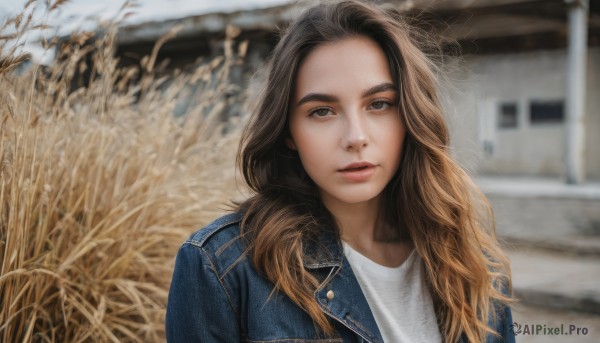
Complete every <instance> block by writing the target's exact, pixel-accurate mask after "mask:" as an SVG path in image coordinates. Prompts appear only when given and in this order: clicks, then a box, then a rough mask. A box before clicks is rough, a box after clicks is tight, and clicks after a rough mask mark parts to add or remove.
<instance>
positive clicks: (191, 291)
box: [166, 243, 240, 343]
mask: <svg viewBox="0 0 600 343" xmlns="http://www.w3.org/2000/svg"><path fill="white" fill-rule="evenodd" d="M166 334H167V342H169V343H187V342H190V343H191V342H239V341H240V328H239V316H238V315H237V314H236V313H235V311H234V310H233V307H232V304H231V303H230V299H229V296H228V294H227V293H226V292H225V290H224V288H223V286H222V284H221V282H220V280H219V277H218V275H217V272H216V270H215V268H214V265H213V261H211V260H210V258H209V256H208V255H207V254H206V252H205V251H203V250H202V247H199V246H195V245H192V244H189V243H185V244H184V245H183V246H182V247H181V248H180V249H179V252H178V254H177V258H176V261H175V270H174V272H173V279H172V281H171V288H170V290H169V297H168V301H167V316H166Z"/></svg>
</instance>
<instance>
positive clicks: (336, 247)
mask: <svg viewBox="0 0 600 343" xmlns="http://www.w3.org/2000/svg"><path fill="white" fill-rule="evenodd" d="M304 256H305V260H304V263H305V267H306V268H307V269H313V270H314V272H316V273H318V274H321V275H323V274H322V273H323V272H324V271H325V272H326V271H329V275H327V277H325V278H324V280H323V282H322V283H321V286H320V287H319V288H318V289H317V290H316V291H315V300H317V302H318V303H319V305H320V306H321V309H322V310H323V312H325V314H327V315H328V316H329V317H331V318H332V319H334V320H336V321H338V322H339V323H341V324H343V325H344V326H346V327H347V328H348V329H350V330H351V331H353V332H354V333H356V334H357V335H359V336H360V337H362V338H363V339H365V340H366V341H367V342H372V343H382V342H383V338H382V337H381V333H380V332H379V329H378V327H377V323H376V322H375V318H374V317H373V314H372V312H371V309H370V307H369V304H368V302H367V299H366V298H365V296H364V294H363V292H362V289H361V288H360V285H359V283H358V281H357V280H356V276H355V275H354V272H353V271H352V268H351V267H350V264H349V263H348V260H347V259H346V258H345V257H344V254H343V251H342V245H341V242H340V241H339V238H338V236H337V234H336V233H335V232H333V231H330V230H324V231H323V232H322V234H321V237H319V240H318V241H312V242H310V243H309V244H307V247H306V251H305V254H304Z"/></svg>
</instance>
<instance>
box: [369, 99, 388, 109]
mask: <svg viewBox="0 0 600 343" xmlns="http://www.w3.org/2000/svg"><path fill="white" fill-rule="evenodd" d="M391 105H392V104H391V103H389V102H387V101H374V102H373V103H371V106H369V108H371V109H374V110H386V109H388V108H389V107H390V106H391Z"/></svg>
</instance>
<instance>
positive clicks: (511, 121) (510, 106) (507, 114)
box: [498, 102, 519, 129]
mask: <svg viewBox="0 0 600 343" xmlns="http://www.w3.org/2000/svg"><path fill="white" fill-rule="evenodd" d="M518 117H519V116H518V107H517V104H516V103H514V102H511V103H502V104H500V115H499V116H498V127H500V128H501V129H515V128H517V124H518Z"/></svg>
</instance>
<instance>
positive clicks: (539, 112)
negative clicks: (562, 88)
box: [529, 100, 565, 125]
mask: <svg viewBox="0 0 600 343" xmlns="http://www.w3.org/2000/svg"><path fill="white" fill-rule="evenodd" d="M564 119H565V111H564V104H563V101H562V100H553V101H537V100H534V101H531V103H530V104H529V120H530V122H531V124H532V125H535V124H555V123H556V124H560V123H562V122H563V121H564Z"/></svg>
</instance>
